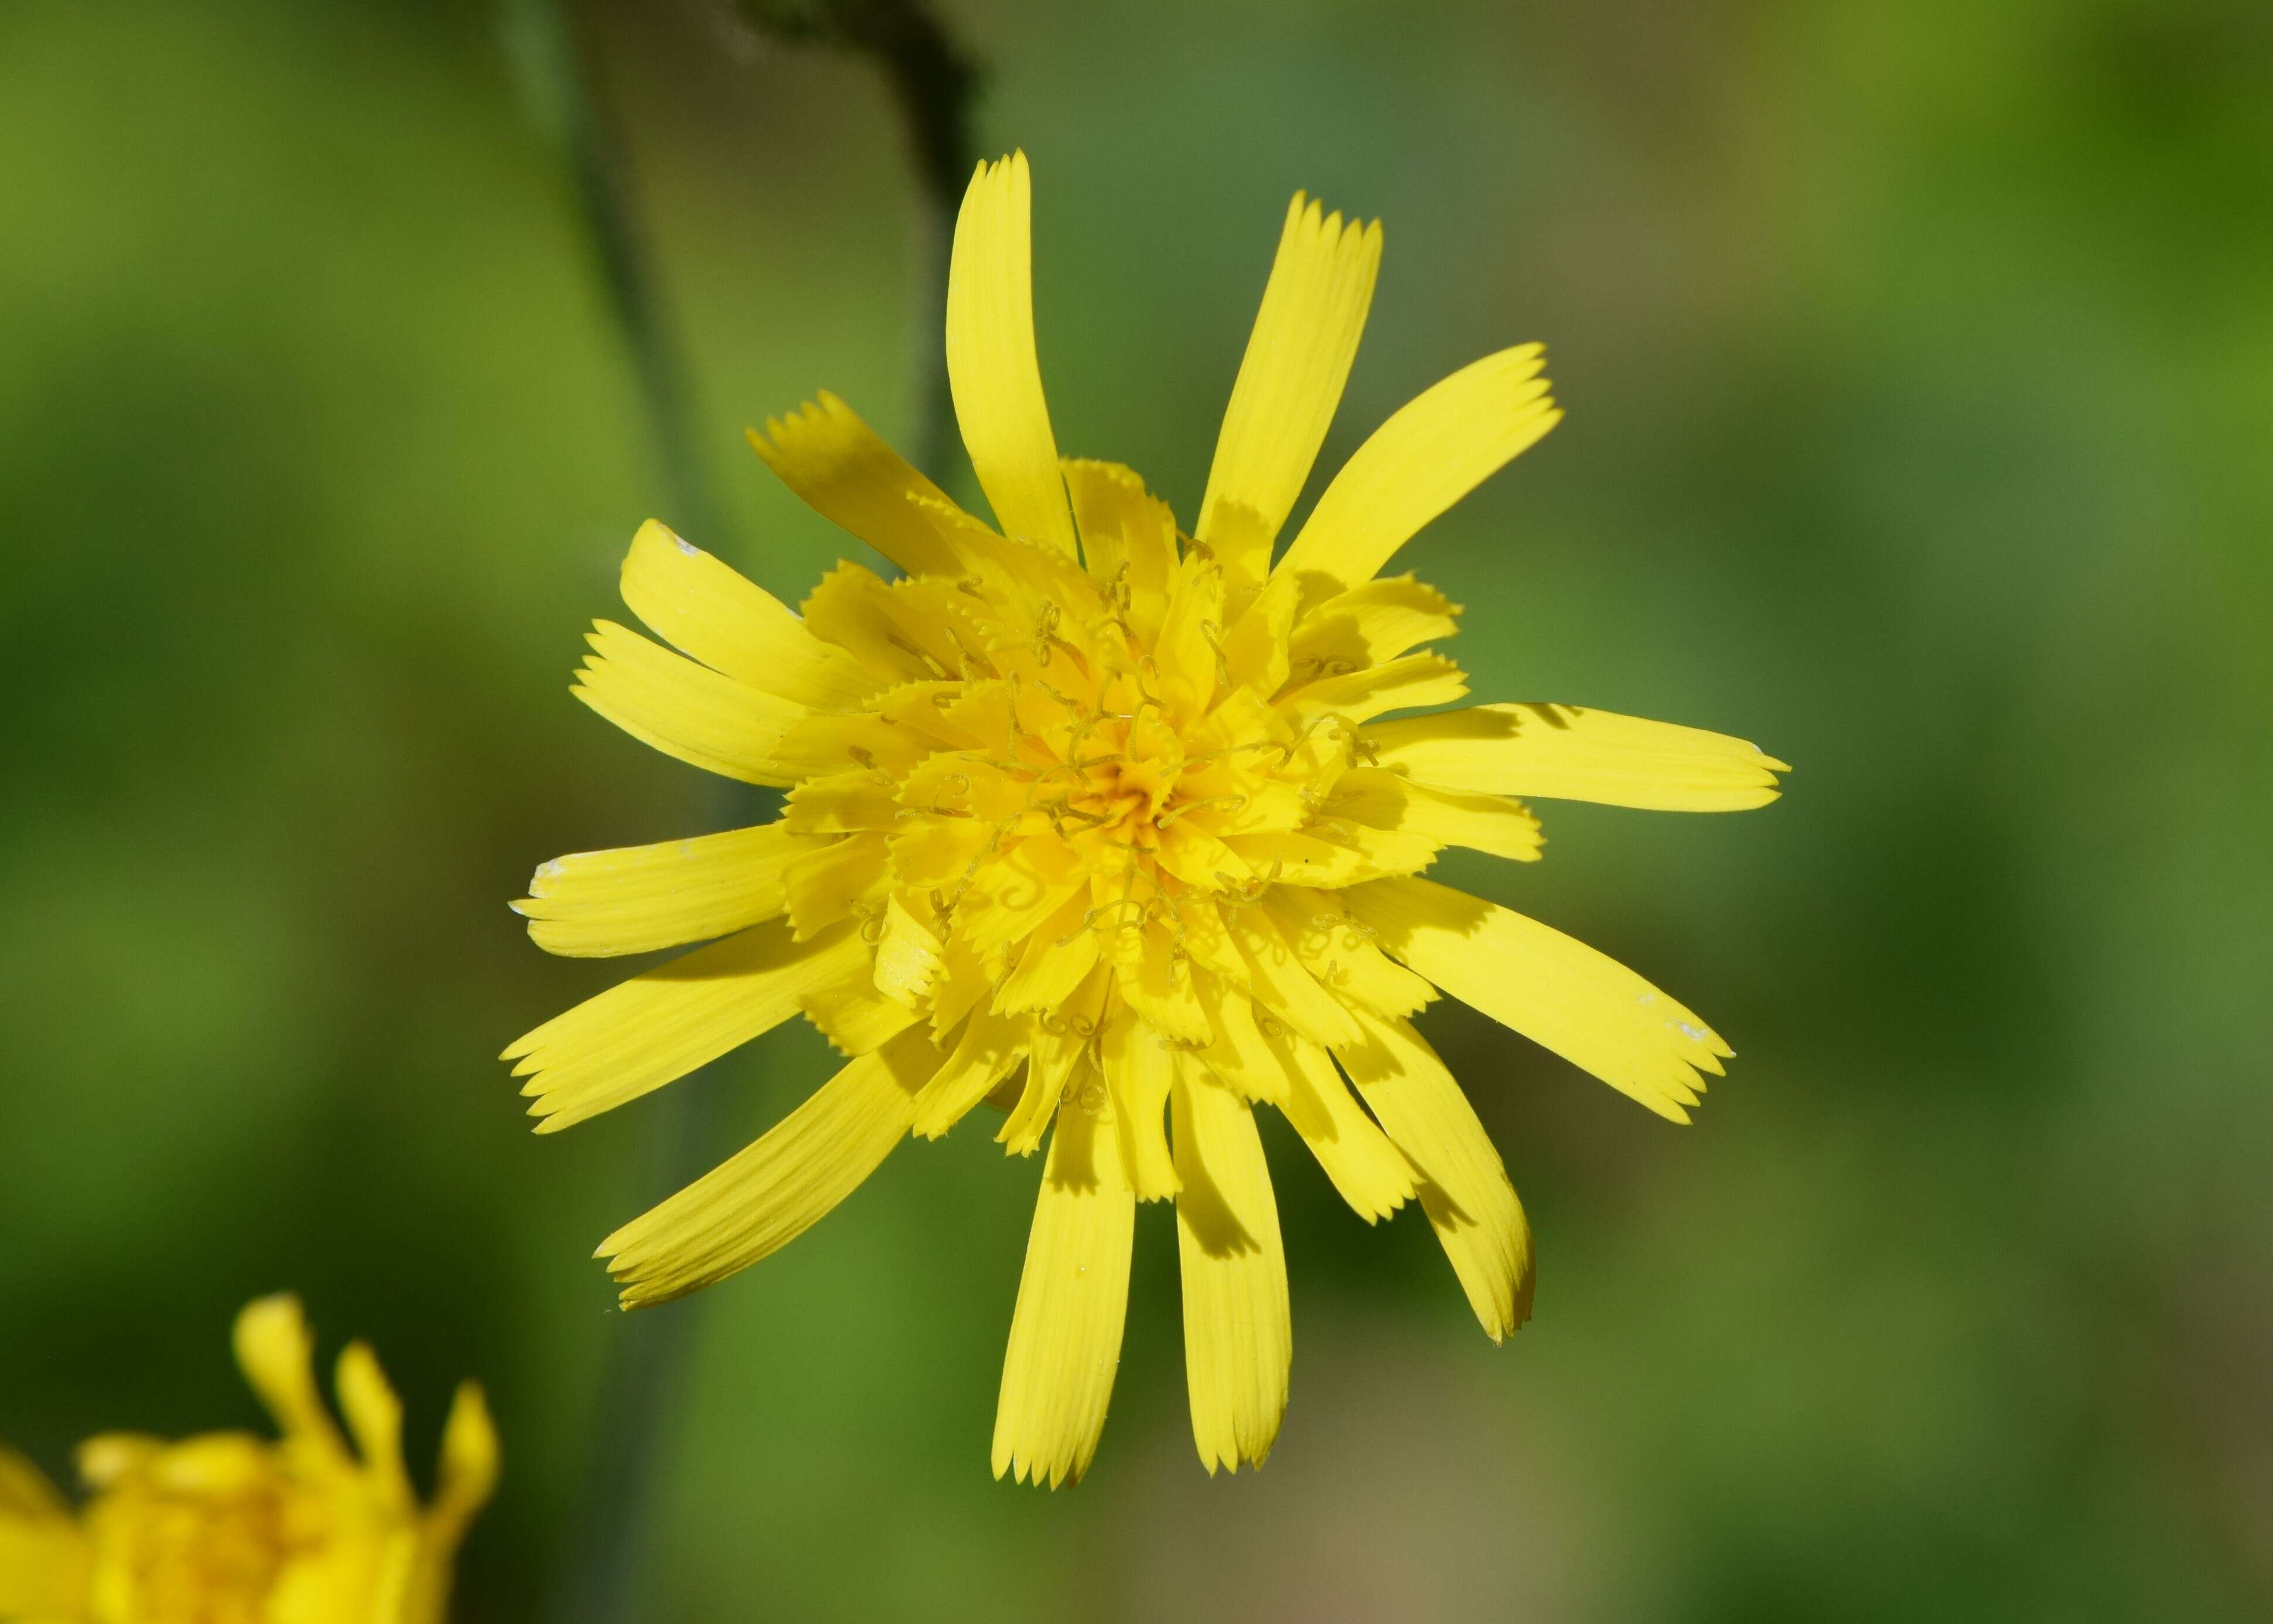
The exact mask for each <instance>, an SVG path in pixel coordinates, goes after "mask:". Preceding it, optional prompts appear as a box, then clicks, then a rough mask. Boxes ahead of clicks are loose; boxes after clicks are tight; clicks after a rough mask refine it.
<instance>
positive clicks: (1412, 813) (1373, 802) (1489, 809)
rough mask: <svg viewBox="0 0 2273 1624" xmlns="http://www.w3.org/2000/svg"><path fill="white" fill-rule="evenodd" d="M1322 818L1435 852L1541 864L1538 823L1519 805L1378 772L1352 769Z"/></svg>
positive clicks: (1339, 783)
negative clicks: (1390, 834) (1463, 851)
mask: <svg viewBox="0 0 2273 1624" xmlns="http://www.w3.org/2000/svg"><path fill="white" fill-rule="evenodd" d="M1325 810H1326V814H1327V816H1329V817H1332V818H1346V819H1350V820H1352V821H1354V822H1356V823H1360V824H1363V825H1364V826H1366V827H1369V828H1377V829H1392V830H1395V831H1396V832H1397V833H1399V834H1407V835H1411V836H1414V838H1416V839H1420V840H1425V841H1428V842H1431V843H1432V844H1435V845H1438V846H1466V847H1467V848H1469V849H1471V850H1474V851H1488V852H1489V853H1491V855H1492V856H1494V857H1512V858H1514V859H1515V860H1516V861H1517V862H1519V863H1534V862H1536V861H1538V859H1539V848H1540V846H1541V844H1542V841H1541V837H1540V834H1539V819H1536V818H1534V817H1533V816H1532V815H1531V813H1530V812H1529V811H1528V810H1527V808H1526V807H1525V806H1524V805H1523V804H1522V803H1521V802H1520V801H1511V800H1508V799H1506V798H1505V797H1502V796H1497V795H1470V794H1466V793H1463V792H1462V791H1460V790H1439V789H1436V788H1434V787H1432V786H1430V785H1428V784H1419V783H1414V782H1413V781H1412V780H1411V779H1409V778H1404V777H1400V776H1399V775H1397V774H1395V773H1392V772H1389V771H1387V770H1385V769H1384V768H1382V767H1353V768H1352V769H1351V770H1350V771H1348V772H1347V773H1344V774H1343V775H1341V777H1340V778H1339V780H1337V781H1336V782H1335V784H1334V791H1333V798H1332V800H1330V801H1328V802H1327V803H1326V806H1325Z"/></svg>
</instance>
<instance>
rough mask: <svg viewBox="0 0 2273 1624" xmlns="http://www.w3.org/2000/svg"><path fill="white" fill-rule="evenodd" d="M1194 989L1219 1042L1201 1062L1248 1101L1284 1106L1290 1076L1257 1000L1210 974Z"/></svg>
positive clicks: (1197, 977) (1200, 975) (1195, 980)
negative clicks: (1266, 1032)
mask: <svg viewBox="0 0 2273 1624" xmlns="http://www.w3.org/2000/svg"><path fill="white" fill-rule="evenodd" d="M1192 985H1193V989H1194V992H1195V994H1196V995H1197V998H1198V999H1199V1001H1200V1007H1202V1008H1203V1009H1204V1010H1205V1011H1206V1012H1207V1017H1208V1022H1209V1024H1211V1025H1212V1026H1213V1027H1214V1029H1215V1040H1214V1041H1213V1042H1212V1043H1211V1044H1208V1045H1207V1047H1206V1048H1204V1049H1203V1050H1201V1051H1199V1055H1200V1059H1201V1060H1202V1061H1203V1062H1204V1063H1205V1065H1206V1066H1207V1068H1208V1069H1209V1070H1210V1071H1212V1072H1213V1073H1214V1074H1216V1075H1217V1076H1218V1077H1219V1078H1221V1079H1222V1080H1223V1084H1224V1086H1225V1087H1226V1088H1227V1089H1231V1090H1232V1091H1233V1092H1234V1093H1236V1094H1238V1095H1240V1096H1242V1097H1243V1098H1246V1099H1250V1100H1255V1101H1257V1102H1261V1103H1264V1104H1274V1105H1275V1104H1284V1103H1285V1101H1286V1098H1287V1073H1286V1070H1285V1068H1284V1067H1283V1066H1280V1064H1279V1057H1278V1056H1277V1055H1275V1054H1273V1053H1272V1051H1271V1048H1270V1046H1269V1045H1268V1044H1266V1043H1264V1038H1263V1032H1262V1029H1260V1028H1259V1027H1258V1026H1257V1024H1256V1022H1255V1005H1254V1002H1253V1000H1251V999H1249V997H1248V996H1247V994H1246V993H1244V992H1241V991H1240V990H1239V989H1238V988H1237V987H1235V986H1234V985H1232V984H1230V983H1229V982H1227V981H1226V980H1224V979H1223V978H1222V977H1219V976H1211V975H1209V974H1208V973H1207V972H1206V971H1205V970H1200V971H1197V972H1196V973H1195V974H1194V975H1193V977H1192Z"/></svg>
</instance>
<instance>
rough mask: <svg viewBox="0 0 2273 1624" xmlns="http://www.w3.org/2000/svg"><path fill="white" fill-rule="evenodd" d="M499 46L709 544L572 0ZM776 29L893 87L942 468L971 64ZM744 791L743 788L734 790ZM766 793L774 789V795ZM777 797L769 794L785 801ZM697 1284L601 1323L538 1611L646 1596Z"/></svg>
mask: <svg viewBox="0 0 2273 1624" xmlns="http://www.w3.org/2000/svg"><path fill="white" fill-rule="evenodd" d="M499 4H500V21H501V24H502V26H503V35H504V43H505V46H506V56H507V59H508V62H509V63H510V64H511V66H512V68H513V69H514V77H515V79H516V81H517V84H518V87H519V89H520V91H521V96H522V99H523V101H524V102H525V103H526V104H527V107H528V109H529V114H530V116H531V117H532V118H533V119H534V120H535V121H536V123H537V124H538V125H539V127H540V128H542V129H543V130H544V131H545V133H546V134H547V135H548V136H549V137H550V138H551V140H552V142H553V144H554V146H556V147H557V148H558V150H559V153H560V157H561V161H562V163H563V166H564V167H565V168H566V170H567V173H568V176H569V178H570V180H571V182H572V183H573V185H574V194H575V201H576V205H577V213H578V215H579V218H580V219H581V222H582V225H583V228H584V230H585V233H586V235H587V236H588V237H589V240H590V246H591V251H592V254H593V258H594V260H595V262H596V266H597V269H598V271H599V273H600V279H601V282H602V285H603V287H604V290H605V292H606V295H607V299H608V307H609V311H610V314H611V317H612V318H613V320H614V323H615V326H617V328H618V330H619V333H621V335H622V338H623V341H624V346H625V349H626V354H627V355H628V357H629V359H630V362H631V363H632V368H633V370H634V374H635V375H636V377H637V379H638V384H639V392H640V398H641V406H642V408H643V409H644V412H645V415H646V417H647V420H648V427H649V434H650V437H651V438H652V440H653V442H654V451H655V455H656V469H657V473H658V475H659V483H660V485H661V492H660V494H661V496H662V497H663V498H664V506H665V513H666V516H667V519H668V521H669V522H670V523H671V524H672V525H673V526H674V527H676V528H680V529H681V530H683V531H685V532H686V533H687V534H689V535H694V536H697V537H700V538H701V540H702V543H703V544H704V545H705V546H709V547H718V546H720V545H722V544H723V543H724V541H725V540H726V537H725V534H724V524H723V520H722V516H721V513H720V509H719V507H718V505H717V504H716V500H715V498H714V497H713V495H712V492H711V489H710V485H709V480H708V477H707V475H705V472H704V469H703V465H702V458H701V453H700V449H699V447H700V444H701V442H700V440H699V438H697V436H696V435H695V433H694V427H693V425H694V412H693V404H692V403H693V398H694V392H693V389H692V387H691V385H690V384H689V382H688V378H687V373H686V367H685V365H684V364H683V363H682V360H681V356H680V354H679V345H678V341H677V335H676V333H674V331H673V329H672V327H671V320H670V317H669V313H668V310H667V307H666V305H665V303H664V298H663V296H662V292H661V289H660V287H659V285H658V282H657V279H656V272H655V267H654V265H653V262H652V259H651V258H650V254H649V248H648V244H647V241H646V238H645V237H644V236H643V235H642V234H641V228H640V224H639V210H638V207H637V198H636V194H635V191H634V184H633V175H632V171H631V168H630V164H629V161H628V159H627V157H626V152H625V147H624V144H623V142H622V140H621V138H620V137H619V132H618V131H617V129H616V126H615V123H614V120H613V118H612V117H611V114H610V111H609V109H608V106H607V103H606V101H605V98H604V96H603V95H602V94H600V91H599V87H598V86H597V85H596V82H595V80H596V71H595V69H594V66H593V64H592V62H591V59H590V56H589V53H588V52H587V51H586V50H585V49H583V48H582V46H581V42H580V38H579V34H578V31H577V28H576V24H575V19H574V17H573V16H572V15H571V13H570V10H569V8H570V6H571V4H573V0H499ZM740 6H741V10H742V12H743V14H744V15H745V16H746V18H747V19H748V20H749V21H750V22H751V23H752V24H753V25H754V26H756V27H757V28H758V29H759V30H761V32H762V33H764V34H769V35H772V36H774V37H776V38H777V39H782V40H785V41H792V42H806V43H813V44H821V45H828V46H834V47H836V48H839V49H848V50H851V51H854V52H857V53H859V54H860V55H863V56H868V57H870V58H872V59H873V60H874V62H875V63H876V64H877V65H878V66H879V67H880V69H881V71H883V73H884V76H885V79H886V80H887V82H888V83H889V86H890V87H891V90H892V94H893V98H894V100H895V101H896V103H897V105H898V107H899V109H900V111H901V116H902V119H903V122H904V126H905V135H906V138H907V141H908V145H909V149H910V154H911V158H912V160H913V162H914V168H915V173H916V189H917V195H918V198H919V203H920V204H921V215H920V218H921V221H922V230H923V240H922V249H921V251H920V253H919V265H918V267H917V273H918V277H919V287H920V288H921V296H920V309H919V312H918V315H917V317H916V335H917V351H916V354H917V356H918V377H917V385H916V422H915V425H914V430H913V433H912V435H911V443H912V445H913V447H914V449H915V453H916V460H917V461H918V463H919V466H920V467H922V468H924V469H925V470H926V472H928V473H929V474H931V475H933V476H934V478H943V477H944V475H945V472H946V466H947V463H948V460H949V457H950V455H951V454H952V439H951V430H952V426H953V423H954V421H955V418H954V410H953V405H952V402H951V400H950V398H949V389H948V382H947V365H946V347H945V342H944V328H945V312H946V298H947V270H948V261H949V248H950V245H951V244H952V242H953V238H954V228H955V217H956V210H957V209H958V208H959V207H960V206H961V205H962V200H963V190H964V185H965V184H966V183H967V181H968V178H969V176H970V174H971V168H972V167H973V166H974V164H975V163H976V161H977V160H976V157H975V155H974V153H973V148H972V142H971V105H972V100H973V97H974V96H975V94H976V92H977V87H978V74H977V71H976V70H975V69H974V68H973V67H972V66H971V63H970V62H969V60H968V59H967V58H965V57H964V56H963V55H962V53H961V52H960V51H959V50H958V49H956V45H955V42H954V41H953V39H952V38H951V37H950V36H949V34H948V33H947V31H946V29H945V28H944V27H943V26H941V24H940V22H939V20H938V19H936V18H935V17H934V16H933V15H932V13H931V12H930V11H928V10H927V9H926V8H925V7H924V6H923V5H922V4H919V0H808V3H807V4H804V5H802V6H799V7H796V8H795V9H791V4H788V3H786V0H785V4H783V5H779V6H776V5H769V4H766V3H765V0H740ZM737 791H739V793H737ZM771 798H772V797H769V799H771ZM753 799H754V797H753V796H752V795H751V794H750V793H749V792H747V790H746V787H745V786H740V785H737V786H733V787H732V789H731V790H730V791H728V793H727V794H726V795H725V796H724V797H722V798H721V805H720V807H719V812H720V814H721V821H722V822H724V823H728V824H733V823H751V822H755V821H759V820H761V817H762V816H763V810H764V809H761V807H759V806H756V805H752V801H753ZM777 804H778V803H777V801H776V803H775V805H777ZM712 1069H714V1068H710V1067H706V1068H704V1070H703V1071H702V1072H698V1073H696V1074H692V1075H689V1076H686V1077H682V1078H681V1079H679V1081H678V1082H676V1083H674V1084H673V1085H672V1086H671V1088H669V1089H664V1090H663V1092H662V1095H661V1097H659V1098H658V1099H656V1100H655V1101H653V1102H651V1103H650V1104H649V1111H650V1113H651V1126H650V1130H649V1131H650V1134H651V1135H652V1137H651V1139H650V1141H649V1154H648V1166H647V1167H646V1168H645V1169H644V1170H643V1180H642V1182H643V1183H644V1184H645V1186H647V1187H648V1188H649V1189H651V1190H654V1191H656V1193H657V1194H658V1195H660V1194H667V1193H668V1192H670V1191H671V1190H675V1189H678V1188H679V1187H680V1186H684V1185H686V1183H688V1182H690V1181H691V1180H692V1179H694V1178H695V1177H696V1176H698V1175H699V1174H700V1173H701V1172H702V1171H705V1169H706V1168H707V1167H708V1166H709V1162H710V1159H711V1157H712V1156H713V1154H714V1152H713V1149H712V1146H711V1141H712V1139H713V1138H714V1136H715V1134H714V1126H715V1124H714V1121H713V1117H714V1113H715V1109H716V1106H715V1101H714V1099H713V1097H712V1096H713V1093H714V1089H713V1087H712V1086H711V1084H712V1082H713V1081H714V1080H713V1079H711V1078H710V1077H709V1075H708V1073H709V1071H710V1070H712ZM696 1314H697V1310H696V1309H695V1307H694V1304H693V1303H691V1302H685V1303H679V1304H675V1305H672V1306H669V1307H666V1308H664V1309H660V1310H654V1311H649V1312H648V1313H640V1314H635V1315H631V1316H628V1317H627V1318H626V1319H625V1320H623V1321H619V1322H618V1323H617V1324H615V1325H613V1326H611V1333H612V1334H611V1337H610V1340H609V1344H608V1351H607V1358H606V1363H605V1366H604V1369H603V1371H602V1373H601V1378H600V1386H599V1391H598V1394H597V1396H596V1403H595V1409H594V1417H593V1420H594V1433H593V1438H592V1441H591V1444H590V1447H589V1456H588V1459H587V1462H586V1470H585V1473H584V1476H583V1478H582V1479H581V1483H580V1485H579V1489H578V1501H577V1505H576V1507H575V1508H574V1512H573V1514H572V1515H571V1518H570V1521H569V1523H568V1531H567V1548H566V1553H565V1556H564V1560H562V1563H561V1565H560V1568H559V1576H558V1579H557V1581H556V1588H555V1590H554V1592H553V1595H552V1597H551V1602H550V1605H549V1608H548V1612H549V1613H550V1616H551V1619H552V1620H553V1624H632V1621H633V1620H636V1619H637V1618H638V1617H639V1616H640V1615H641V1613H642V1612H643V1611H645V1612H648V1613H652V1611H653V1608H652V1605H651V1603H652V1598H653V1592H654V1587H653V1585H652V1584H650V1583H646V1580H647V1577H648V1575H649V1570H650V1568H651V1560H650V1558H651V1555H652V1552H651V1549H650V1546H651V1538H650V1537H651V1533H652V1530H653V1529H654V1528H655V1526H656V1515H655V1513H656V1500H657V1497H658V1496H659V1494H660V1493H661V1492H662V1489H663V1480H664V1455H665V1448H666V1445H667V1442H668V1440H669V1436H670V1433H671V1429H672V1426H674V1424H675V1422H676V1420H677V1414H678V1410H679V1399H680V1397H681V1396H682V1393H683V1391H684V1388H685V1387H686V1381H687V1376H688V1373H689V1369H690V1366H691V1365H692V1362H693V1356H694V1334H695V1329H696V1325H697V1320H696Z"/></svg>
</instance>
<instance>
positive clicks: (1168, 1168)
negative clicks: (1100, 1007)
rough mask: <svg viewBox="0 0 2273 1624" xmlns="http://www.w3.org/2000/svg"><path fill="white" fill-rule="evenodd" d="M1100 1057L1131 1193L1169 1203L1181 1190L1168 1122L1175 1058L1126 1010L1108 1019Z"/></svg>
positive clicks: (1149, 1027)
mask: <svg viewBox="0 0 2273 1624" xmlns="http://www.w3.org/2000/svg"><path fill="white" fill-rule="evenodd" d="M1098 1053H1099V1060H1100V1061H1101V1062H1102V1064H1103V1066H1104V1067H1105V1086H1106V1095H1107V1096H1108V1098H1109V1100H1110V1101H1111V1114H1112V1125H1113V1130H1114V1140H1115V1141H1116V1142H1117V1143H1118V1144H1119V1147H1120V1150H1121V1168H1122V1171H1123V1172H1124V1173H1125V1175H1126V1177H1127V1179H1128V1181H1129V1188H1130V1189H1132V1190H1134V1191H1136V1192H1137V1199H1138V1200H1139V1201H1165V1200H1166V1199H1167V1198H1168V1197H1169V1196H1171V1195H1174V1194H1175V1193H1176V1190H1177V1187H1178V1186H1177V1183H1176V1167H1175V1160H1174V1156H1172V1155H1171V1154H1170V1153H1169V1149H1168V1139H1167V1122H1166V1120H1165V1116H1166V1113H1167V1108H1168V1085H1169V1083H1170V1081H1172V1080H1173V1078H1174V1073H1175V1059H1174V1055H1172V1054H1171V1053H1170V1052H1169V1051H1168V1049H1167V1045H1166V1044H1164V1043H1163V1042H1162V1041H1161V1035H1160V1033H1159V1031H1157V1030H1156V1029H1154V1028H1153V1027H1152V1023H1151V1022H1147V1021H1145V1020H1144V1019H1143V1018H1142V1017H1140V1016H1139V1015H1138V1014H1137V1012H1136V1011H1135V1010H1133V1009H1131V1008H1129V1006H1128V1005H1126V1004H1123V1005H1121V1006H1120V1007H1119V1008H1117V1009H1115V1010H1114V1011H1113V1013H1112V1014H1110V1015H1109V1016H1108V1017H1107V1018H1106V1023H1105V1030H1104V1032H1103V1033H1102V1034H1100V1035H1099V1039H1098Z"/></svg>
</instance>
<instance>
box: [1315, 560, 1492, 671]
mask: <svg viewBox="0 0 2273 1624" xmlns="http://www.w3.org/2000/svg"><path fill="white" fill-rule="evenodd" d="M1288 579H1289V580H1292V579H1293V578H1292V577H1291V576H1290V577H1288ZM1459 612H1460V610H1459V606H1458V605H1456V604H1454V603H1453V602H1452V600H1451V599H1449V598H1447V597H1446V596H1445V595H1444V594H1443V593H1441V592H1439V591H1437V589H1436V588H1435V587H1429V586H1424V585H1422V583H1421V582H1419V581H1417V580H1414V579H1413V577H1412V576H1411V575H1409V574H1408V575H1388V576H1384V577H1381V578H1380V579H1378V580H1369V581H1367V582H1366V583H1365V584H1364V585H1362V586H1359V587H1351V588H1350V589H1349V590H1348V591H1347V592H1344V593H1340V594H1338V595H1335V596H1333V597H1331V598H1328V599H1326V600H1325V601H1324V602H1322V603H1320V604H1319V605H1317V608H1315V609H1314V610H1312V611H1311V612H1310V613H1309V615H1308V616H1306V617H1304V618H1303V619H1302V621H1301V622H1300V623H1299V624H1297V625H1295V627H1294V634H1293V637H1292V639H1291V640H1290V643H1289V647H1288V649H1287V655H1288V658H1289V659H1290V660H1291V662H1293V676H1294V681H1296V682H1308V681H1309V680H1310V679H1311V678H1312V677H1333V676H1339V675H1340V674H1341V673H1342V672H1344V671H1350V670H1356V669H1357V668H1358V667H1360V666H1364V665H1379V664H1381V663H1383V662H1385V661H1390V660H1394V659H1395V658H1397V656H1398V655H1401V654H1403V653H1405V652H1406V651H1407V649H1409V648H1413V647H1416V646H1417V645H1419V644H1422V643H1430V642H1435V641H1436V640H1437V639H1439V638H1446V637H1451V636H1452V635H1453V634H1454V633H1455V632H1459V629H1460V628H1459V621H1458V620H1457V619H1456V618H1455V617H1456V616H1458V615H1459Z"/></svg>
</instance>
